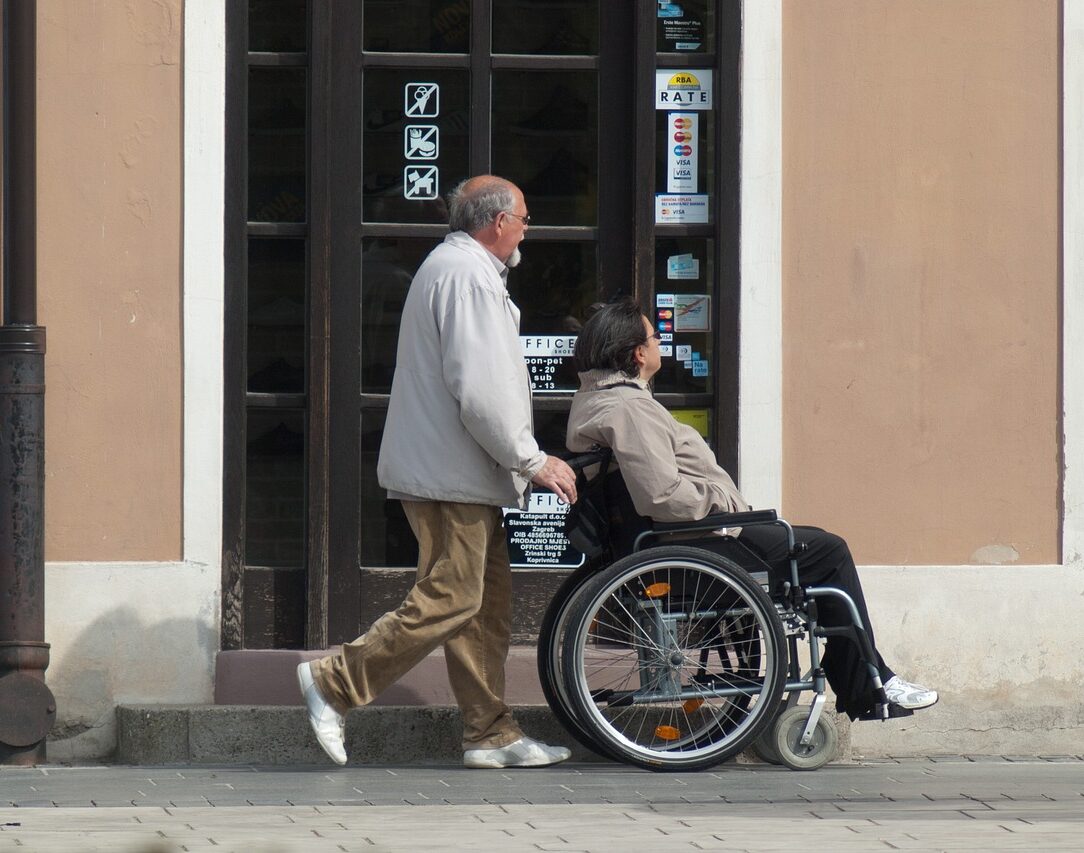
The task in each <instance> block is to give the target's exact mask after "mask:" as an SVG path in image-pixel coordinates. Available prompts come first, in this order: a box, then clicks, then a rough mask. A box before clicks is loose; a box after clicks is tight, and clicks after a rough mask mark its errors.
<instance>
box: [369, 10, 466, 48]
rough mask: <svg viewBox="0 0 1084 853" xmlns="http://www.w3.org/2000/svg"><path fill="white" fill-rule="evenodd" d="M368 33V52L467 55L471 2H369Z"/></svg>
mask: <svg viewBox="0 0 1084 853" xmlns="http://www.w3.org/2000/svg"><path fill="white" fill-rule="evenodd" d="M355 2H356V0H355ZM364 33H365V50H371V51H391V52H395V53H467V52H468V51H469V50H470V0H365V23H364Z"/></svg>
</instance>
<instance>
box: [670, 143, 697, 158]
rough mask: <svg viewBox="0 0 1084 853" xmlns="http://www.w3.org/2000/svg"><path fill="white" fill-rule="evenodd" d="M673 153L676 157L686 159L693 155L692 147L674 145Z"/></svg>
mask: <svg viewBox="0 0 1084 853" xmlns="http://www.w3.org/2000/svg"><path fill="white" fill-rule="evenodd" d="M674 153H675V154H677V156H678V157H688V156H689V155H690V154H692V153H693V147H692V146H691V145H675V146H674Z"/></svg>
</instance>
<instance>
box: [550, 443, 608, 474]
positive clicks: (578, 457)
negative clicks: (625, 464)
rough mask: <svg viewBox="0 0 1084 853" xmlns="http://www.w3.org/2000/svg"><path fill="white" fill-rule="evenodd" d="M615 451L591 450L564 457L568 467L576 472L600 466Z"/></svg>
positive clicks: (606, 449)
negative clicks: (592, 466)
mask: <svg viewBox="0 0 1084 853" xmlns="http://www.w3.org/2000/svg"><path fill="white" fill-rule="evenodd" d="M612 453H613V451H612V450H610V449H609V448H606V447H603V448H600V449H599V450H589V451H587V452H586V453H577V454H574V455H571V456H564V455H563V456H562V457H561V458H562V459H564V461H565V462H566V463H567V465H568V467H569V468H571V469H572V470H574V471H577V472H579V471H582V470H583V469H584V468H588V467H590V466H591V465H600V464H602V463H603V462H605V461H606V460H607V459H609V458H610V456H611V455H612Z"/></svg>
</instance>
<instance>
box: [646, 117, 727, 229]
mask: <svg viewBox="0 0 1084 853" xmlns="http://www.w3.org/2000/svg"><path fill="white" fill-rule="evenodd" d="M714 116H715V113H714V112H712V111H711V110H688V111H686V110H674V111H668V110H656V111H655V192H656V194H657V196H656V210H655V221H656V222H676V223H704V222H714V221H715V211H714V210H713V205H712V204H711V200H712V199H713V198H714V189H715V121H714ZM660 195H661V196H668V197H670V198H671V199H673V200H674V201H675V202H677V203H679V204H680V202H681V201H682V200H683V199H682V197H686V200H690V201H694V202H696V204H695V205H690V206H688V207H687V208H683V209H682V210H681V211H680V212H675V209H674V205H670V206H669V208H668V206H667V205H666V204H665V203H661V202H663V201H664V199H660V198H659V196H660ZM690 196H691V197H693V198H692V199H688V198H687V197H690Z"/></svg>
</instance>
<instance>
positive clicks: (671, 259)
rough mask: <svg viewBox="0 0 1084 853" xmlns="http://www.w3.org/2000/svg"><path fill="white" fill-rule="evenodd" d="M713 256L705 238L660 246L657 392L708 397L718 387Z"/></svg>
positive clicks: (657, 265) (660, 241) (670, 240)
mask: <svg viewBox="0 0 1084 853" xmlns="http://www.w3.org/2000/svg"><path fill="white" fill-rule="evenodd" d="M713 252H714V249H713V242H712V241H711V240H707V239H704V238H701V237H685V238H660V239H658V240H656V241H655V316H654V318H653V319H654V321H655V324H656V327H657V328H658V329H659V331H660V332H661V333H662V336H663V339H662V342H661V344H662V347H663V350H662V354H663V358H662V369H661V370H660V371H659V372H658V373H657V374H656V376H655V391H656V392H659V393H669V392H680V393H686V394H693V393H708V392H711V391H712V389H713V388H714V382H713V380H712V371H713V369H714V368H713V363H714V362H713V352H712V350H713V341H714V336H713V333H712V330H713V328H714V319H715V318H714V313H713V312H714V311H715V309H716V308H717V306H716V304H715V300H714V293H713V290H714V287H713V282H714V281H715V268H714V261H713V257H714V256H713ZM668 347H669V349H667V348H668Z"/></svg>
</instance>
